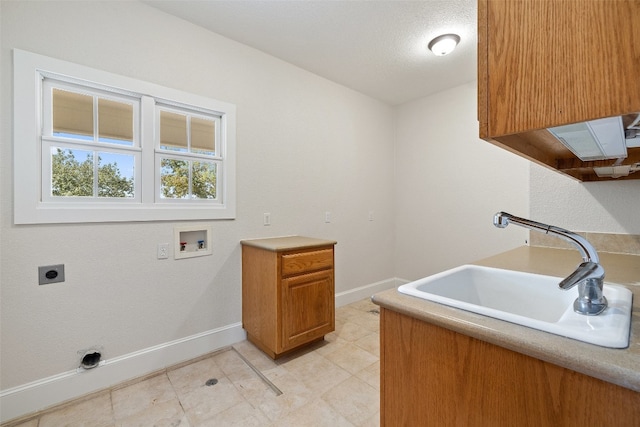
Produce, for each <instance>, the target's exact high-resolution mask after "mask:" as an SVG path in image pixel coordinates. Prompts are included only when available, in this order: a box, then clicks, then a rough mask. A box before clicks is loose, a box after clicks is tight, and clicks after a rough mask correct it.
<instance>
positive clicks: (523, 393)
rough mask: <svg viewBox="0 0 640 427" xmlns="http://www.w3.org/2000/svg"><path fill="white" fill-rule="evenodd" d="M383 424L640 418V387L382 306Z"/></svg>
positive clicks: (607, 422)
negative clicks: (590, 374)
mask: <svg viewBox="0 0 640 427" xmlns="http://www.w3.org/2000/svg"><path fill="white" fill-rule="evenodd" d="M380 321H381V325H380V338H381V347H380V351H381V352H380V372H381V382H380V392H381V399H380V415H381V423H380V425H381V426H387V427H391V426H394V427H395V426H412V427H413V426H438V427H440V426H491V427H493V426H532V427H544V426H549V427H557V426H581V427H583V426H639V425H640V393H638V392H635V391H633V390H630V389H627V388H624V387H620V386H618V385H615V384H611V383H607V382H605V381H602V380H599V379H596V378H593V377H589V376H587V375H584V374H581V373H578V372H575V371H572V370H569V369H565V368H562V367H560V366H557V365H554V364H552V363H548V362H544V361H542V360H538V359H535V358H533V357H530V356H526V355H523V354H521V353H517V352H514V351H511V350H507V349H505V348H502V347H499V346H497V345H493V344H490V343H487V342H484V341H481V340H478V339H475V338H472V337H469V336H466V335H463V334H460V333H457V332H453V331H450V330H448V329H444V328H442V327H439V326H436V325H432V324H429V323H426V322H423V321H420V320H417V319H415V318H413V317H410V316H407V315H404V314H400V313H397V312H395V311H392V310H389V309H384V308H382V309H381V319H380Z"/></svg>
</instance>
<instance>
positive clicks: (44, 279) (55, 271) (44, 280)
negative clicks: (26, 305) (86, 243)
mask: <svg viewBox="0 0 640 427" xmlns="http://www.w3.org/2000/svg"><path fill="white" fill-rule="evenodd" d="M59 282H64V264H56V265H44V266H42V267H38V284H39V285H48V284H49V283H59Z"/></svg>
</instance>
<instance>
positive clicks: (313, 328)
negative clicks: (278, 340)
mask: <svg viewBox="0 0 640 427" xmlns="http://www.w3.org/2000/svg"><path fill="white" fill-rule="evenodd" d="M334 319H335V296H334V284H333V269H329V270H323V271H319V272H316V273H310V274H303V275H300V276H292V277H289V278H286V279H282V349H281V351H286V350H288V349H291V348H294V347H296V346H298V345H301V344H304V343H307V342H309V341H313V340H314V339H316V338H320V337H322V336H323V335H325V334H327V333H329V332H331V331H333V330H334V328H335V320H334Z"/></svg>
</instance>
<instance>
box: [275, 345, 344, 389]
mask: <svg viewBox="0 0 640 427" xmlns="http://www.w3.org/2000/svg"><path fill="white" fill-rule="evenodd" d="M332 354H333V353H332ZM329 356H331V355H329ZM305 361H306V363H304V364H299V363H297V364H295V365H292V366H291V365H289V364H287V365H285V368H286V369H287V370H288V371H289V372H290V373H292V374H293V375H296V376H298V377H299V378H301V379H302V381H303V382H304V384H305V385H306V386H307V387H308V388H309V389H310V390H312V391H314V392H316V393H318V395H320V394H322V393H324V392H325V391H327V390H330V389H331V388H332V387H335V386H336V385H338V384H340V383H341V382H342V381H344V380H346V379H347V378H349V376H350V374H349V372H348V371H346V370H344V369H343V368H341V367H339V366H338V365H336V364H335V363H333V362H331V361H330V360H328V359H326V358H324V357H322V356H320V355H314V357H313V358H307V359H305Z"/></svg>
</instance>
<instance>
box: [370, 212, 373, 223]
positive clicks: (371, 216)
mask: <svg viewBox="0 0 640 427" xmlns="http://www.w3.org/2000/svg"><path fill="white" fill-rule="evenodd" d="M369 221H373V211H369Z"/></svg>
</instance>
